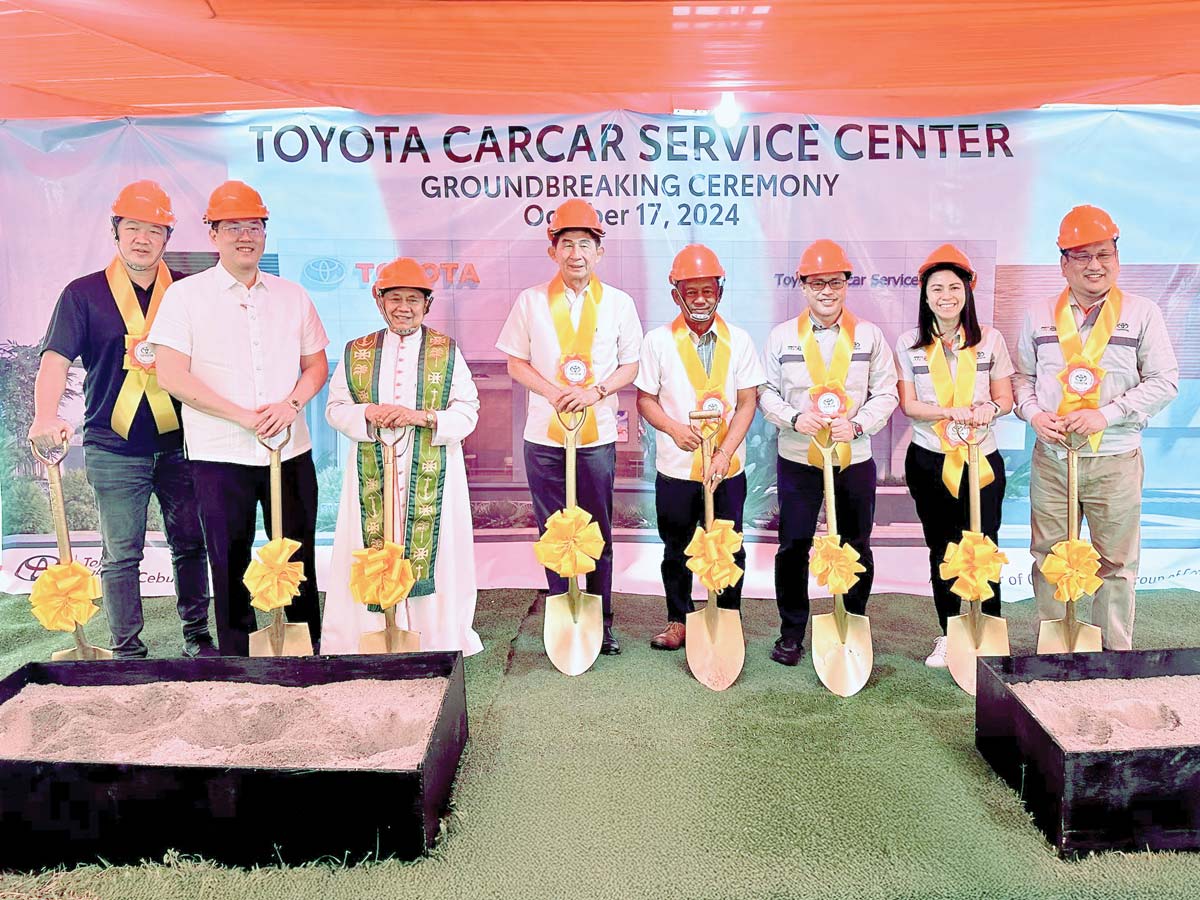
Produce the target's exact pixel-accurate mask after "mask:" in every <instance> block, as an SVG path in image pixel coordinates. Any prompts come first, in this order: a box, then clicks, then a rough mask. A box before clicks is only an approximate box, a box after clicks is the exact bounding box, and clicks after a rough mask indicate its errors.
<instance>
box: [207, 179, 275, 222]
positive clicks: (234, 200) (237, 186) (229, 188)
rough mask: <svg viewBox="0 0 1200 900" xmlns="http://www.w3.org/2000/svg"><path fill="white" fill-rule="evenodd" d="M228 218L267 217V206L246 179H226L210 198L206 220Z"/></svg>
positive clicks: (219, 220)
mask: <svg viewBox="0 0 1200 900" xmlns="http://www.w3.org/2000/svg"><path fill="white" fill-rule="evenodd" d="M226 219H262V220H263V221H264V222H265V221H266V219H267V208H266V206H264V205H263V199H262V197H261V196H260V195H259V193H258V191H256V190H255V189H254V188H252V187H250V185H248V184H246V182H244V181H226V182H225V183H224V184H221V185H219V186H218V187H217V189H216V190H215V191H213V192H212V195H211V196H210V197H209V198H208V209H207V210H205V212H204V221H205V222H208V223H209V224H212V223H215V222H223V221H225V220H226Z"/></svg>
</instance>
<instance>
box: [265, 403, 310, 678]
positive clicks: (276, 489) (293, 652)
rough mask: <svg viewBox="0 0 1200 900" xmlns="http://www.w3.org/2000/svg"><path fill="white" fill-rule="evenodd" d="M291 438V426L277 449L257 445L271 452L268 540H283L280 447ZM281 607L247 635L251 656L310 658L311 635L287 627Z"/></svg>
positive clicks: (298, 626)
mask: <svg viewBox="0 0 1200 900" xmlns="http://www.w3.org/2000/svg"><path fill="white" fill-rule="evenodd" d="M291 439H292V427H291V426H290V425H289V426H288V427H287V429H286V430H285V431H284V432H283V440H282V441H280V442H279V446H278V447H272V446H271V445H270V444H268V443H267V442H266V441H264V440H263V439H262V438H259V439H258V442H259V443H260V444H262V445H263V446H264V447H266V448H267V449H268V450H270V451H271V538H272V540H274V539H278V538H282V537H283V461H282V460H283V448H284V447H285V446H287V442H288V441H290V440H291ZM283 610H284V607H282V606H280V607H278V608H276V609H275V610H274V611H273V612H272V613H271V624H270V625H268V626H267V627H266V628H260V629H258V631H255V632H253V633H251V635H250V655H251V656H312V655H313V646H312V634H311V633H310V632H309V630H308V625H307V624H304V623H299V622H297V623H295V624H291V623H288V622H286V621H285V620H284V618H283Z"/></svg>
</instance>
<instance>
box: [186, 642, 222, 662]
mask: <svg viewBox="0 0 1200 900" xmlns="http://www.w3.org/2000/svg"><path fill="white" fill-rule="evenodd" d="M183 655H184V656H186V657H187V658H188V659H202V658H209V657H214V656H220V655H221V651H219V650H218V649H217V648H216V647H215V646H214V645H213V642H212V641H211V640H208V641H203V640H201V641H195V642H192V641H189V642H188V643H187V644H186V645H185V646H184V648H183Z"/></svg>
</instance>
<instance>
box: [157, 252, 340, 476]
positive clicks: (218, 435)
mask: <svg viewBox="0 0 1200 900" xmlns="http://www.w3.org/2000/svg"><path fill="white" fill-rule="evenodd" d="M149 340H150V341H151V343H154V344H161V345H162V346H164V347H170V348H171V349H172V350H177V351H178V352H180V353H182V354H184V355H185V356H188V357H190V358H191V372H192V374H193V375H195V376H196V377H197V378H199V379H200V380H201V381H202V382H203V383H204V384H205V385H207V386H208V387H209V388H211V389H212V390H213V391H215V392H216V393H217V394H219V395H220V396H222V397H224V398H225V399H226V400H229V401H231V402H232V403H236V404H237V405H238V406H243V407H245V408H247V409H257V408H258V407H260V406H265V405H266V404H268V403H279V402H281V401H282V400H283V399H284V398H286V397H287V396H288V394H290V393H291V392H292V389H293V388H294V387H295V386H296V381H297V380H298V379H299V377H300V357H302V356H310V355H312V354H314V353H319V352H320V351H322V350H324V349H325V347H326V346H328V344H329V338H328V337H327V336H326V334H325V328H324V326H322V325H321V319H320V317H318V316H317V310H316V307H314V306H313V302H312V299H311V298H310V297H309V296H308V293H307V292H306V291H305V290H304V288H302V287H301V286H300V285H298V284H296V283H295V282H292V281H287V280H285V279H283V278H279V277H277V276H275V275H268V274H267V273H265V272H259V273H258V278H257V279H256V280H255V282H254V284H253V285H252V286H251V287H249V288H248V287H246V286H245V285H244V284H242V283H241V282H240V281H238V280H237V278H235V277H234V276H233V275H232V274H231V273H230V272H229V270H228V269H226V268H225V267H224V266H223V265H221V264H220V263H217V265H215V266H213V267H212V268H211V269H208V270H207V271H204V272H201V273H199V274H198V275H193V276H192V277H190V278H184V279H183V280H181V281H176V282H175V283H173V284H172V285H171V286H170V287H169V288H167V292H166V294H164V295H163V300H162V306H161V307H159V310H158V315H157V316H156V317H155V319H154V325H153V327H152V328H151V329H150V336H149ZM183 439H184V444H185V446H186V447H187V454H188V458H190V459H201V460H208V461H211V462H229V463H238V464H240V465H245V466H265V465H268V464H269V463H270V461H271V456H270V451H268V450H267V448H265V447H263V446H262V444H260V443H259V442H258V439H257V437H255V434H254V432H253V431H250V430H249V429H246V428H243V427H242V426H241V425H238V424H236V423H234V422H230V421H229V420H228V419H222V418H220V417H219V416H214V415H210V414H208V413H205V412H201V411H200V410H198V409H195V408H193V407H191V406H187V405H185V406H184V407H183ZM311 447H312V441H311V439H310V438H309V435H308V426H307V425H306V424H305V421H304V416H303V414H301V415H297V416H296V421H295V422H293V423H292V439H291V441H290V442H289V443H288V444H287V446H286V447H284V448H283V458H284V459H291V458H292V457H294V456H298V455H299V454H301V453H304V452H305V451H307V450H309V449H311Z"/></svg>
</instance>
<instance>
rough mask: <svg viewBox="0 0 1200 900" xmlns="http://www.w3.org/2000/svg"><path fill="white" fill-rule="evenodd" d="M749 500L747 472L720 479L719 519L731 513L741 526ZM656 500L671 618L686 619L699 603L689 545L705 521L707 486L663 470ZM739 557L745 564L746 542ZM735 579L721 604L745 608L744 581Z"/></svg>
mask: <svg viewBox="0 0 1200 900" xmlns="http://www.w3.org/2000/svg"><path fill="white" fill-rule="evenodd" d="M745 505H746V473H745V472H739V473H738V474H737V475H735V476H733V477H732V478H727V479H725V480H724V481H722V482H721V483H720V484H719V485H717V490H716V491H715V492H714V493H713V513H714V516H715V518H718V519H732V520H733V527H734V530H735V531H741V530H742V508H743V507H744V506H745ZM654 506H655V509H656V510H657V512H658V536H659V537H660V538H662V542H663V561H662V578H663V590H664V592H665V593H666V595H667V621H668V622H682V621H683V620H684V617H685V616H687V614H688V613H690V612H691V611H692V610H693V609H694V608H695V606H694V604H693V603H692V570H691V569H689V568H688V567H687V556H686V554H684V552H683V551H684V549H685V548H686V547H687V545H688V544H689V543H690V542H691V540H692V537H693V535H695V533H696V526H697V525H699V526H700V527H701V528H703V527H704V487H703V486H702V485H701V484H700V482H698V481H691V480H690V479H684V478H671V477H670V476H668V475H663V474H662V473H661V472H660V473H659V475H658V478H656V479H655V481H654ZM733 559H734V561H735V562H736V563H737V564H738V565H739V566H741V567H742V570H743V571H745V568H746V548H745V547H742V549H740V550H738V552H737V553H735V554H733ZM743 581H745V577H744V576H743V578H741V579H739V580H738V583H737V584H734V585H730V586H729V587H727V588H725V590H723V591H721V593H719V594H718V595H717V606H719V607H720V608H721V609H741V608H742V582H743Z"/></svg>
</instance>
